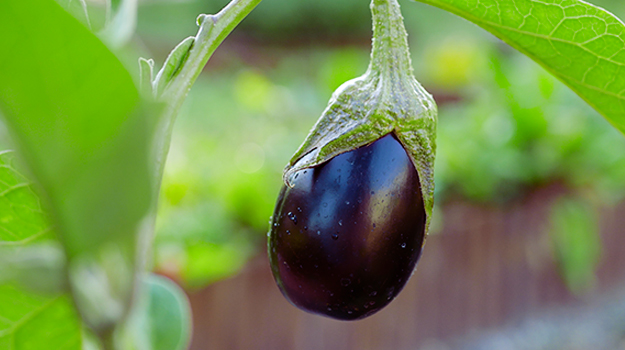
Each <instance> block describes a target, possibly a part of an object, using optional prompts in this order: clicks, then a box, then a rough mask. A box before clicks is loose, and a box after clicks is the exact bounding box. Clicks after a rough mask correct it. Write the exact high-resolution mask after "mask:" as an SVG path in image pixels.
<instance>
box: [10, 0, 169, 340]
mask: <svg viewBox="0 0 625 350" xmlns="http://www.w3.org/2000/svg"><path fill="white" fill-rule="evenodd" d="M0 33H2V36H0V110H1V111H2V115H3V116H4V118H5V120H6V124H7V127H8V130H9V132H10V133H11V136H12V139H13V140H14V141H15V144H16V145H17V148H18V151H19V152H20V153H21V155H22V156H23V158H24V160H25V161H26V164H27V165H28V168H29V170H30V173H31V174H32V178H33V179H34V180H36V181H35V183H36V184H37V185H38V186H39V189H40V190H41V191H40V193H41V194H42V198H43V199H44V203H46V204H47V208H48V210H49V212H50V218H51V222H52V223H53V224H54V227H55V231H56V232H57V233H58V235H59V238H60V240H61V242H62V243H63V244H64V246H65V251H66V253H67V257H68V262H69V266H68V267H69V270H68V276H69V282H70V286H71V288H72V293H73V296H74V302H75V304H76V305H77V306H78V308H79V310H80V312H81V315H82V316H83V319H84V320H85V321H87V323H88V324H89V325H90V326H91V327H93V328H94V329H95V330H96V331H102V332H104V333H107V334H108V332H107V331H108V330H110V329H111V327H114V326H115V324H116V323H117V322H119V321H120V320H121V319H122V318H123V317H124V315H125V310H126V309H127V308H128V306H129V304H130V301H131V298H132V293H133V287H134V285H135V283H134V275H135V271H137V270H138V269H140V268H141V267H142V266H137V265H136V262H137V257H136V253H137V250H138V249H137V242H138V241H140V240H141V239H140V238H139V232H142V234H145V233H146V232H147V231H149V226H150V225H149V222H148V221H145V222H144V218H146V215H147V214H148V212H149V209H150V207H151V203H152V201H151V200H152V187H153V186H152V179H153V177H154V176H153V174H154V169H153V167H155V166H156V165H155V164H154V162H153V161H150V160H151V159H152V158H151V157H150V152H151V150H150V147H151V141H152V136H153V132H154V129H155V123H156V122H157V118H155V117H154V114H152V113H150V109H151V108H150V107H146V105H147V104H145V103H142V101H141V99H140V96H139V93H138V91H137V88H136V87H135V85H134V83H133V80H132V77H131V76H130V74H129V72H128V71H127V70H126V69H125V68H124V66H123V65H122V63H121V62H120V61H119V59H118V58H117V57H116V56H115V55H114V54H113V53H112V52H111V51H109V49H108V48H107V47H106V46H105V45H104V44H103V43H102V42H101V41H100V40H99V39H98V38H97V37H96V36H95V35H94V34H92V33H91V32H90V31H89V30H88V29H87V28H86V27H85V26H84V25H83V24H81V23H80V22H79V21H78V20H76V19H75V18H74V17H72V16H71V15H70V14H69V13H67V12H66V11H64V10H63V9H62V8H61V7H60V6H59V4H57V3H56V2H55V1H54V0H32V1H22V0H8V1H1V2H0ZM146 227H147V228H148V230H145V228H146ZM142 230H143V231H142ZM94 291H97V293H94Z"/></svg>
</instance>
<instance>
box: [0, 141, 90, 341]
mask: <svg viewBox="0 0 625 350" xmlns="http://www.w3.org/2000/svg"><path fill="white" fill-rule="evenodd" d="M52 238H53V237H52V234H51V231H50V229H49V226H48V221H47V216H46V215H45V213H44V212H43V210H42V209H41V205H40V203H39V198H38V197H37V195H36V194H35V193H34V192H33V190H32V188H31V187H30V183H29V181H28V180H27V179H26V178H25V177H24V175H22V174H21V173H20V172H19V171H18V170H17V166H16V164H15V155H14V153H13V152H9V151H0V350H9V349H10V350H27V349H50V350H72V349H76V350H78V349H80V348H81V343H82V342H81V326H80V319H79V318H78V315H76V311H75V310H74V307H73V305H72V304H71V301H70V299H69V297H68V295H67V294H64V295H55V296H49V295H46V296H44V295H38V294H35V293H33V292H31V291H28V290H25V289H23V288H20V287H17V286H16V285H14V284H6V283H5V284H3V283H2V281H3V280H4V279H6V278H11V277H13V278H14V279H15V280H18V281H19V282H26V284H28V285H31V286H32V285H38V286H40V287H42V289H49V288H50V285H46V286H44V285H43V284H44V283H46V282H51V284H60V283H59V281H47V280H49V279H53V278H55V277H57V278H60V276H58V274H56V273H55V272H57V271H56V269H54V267H53V266H48V264H47V263H48V261H47V260H46V256H42V254H39V253H41V252H45V250H39V251H38V252H37V253H38V254H37V255H36V256H35V257H34V258H35V259H32V256H30V254H29V256H28V257H30V258H31V259H30V261H25V259H24V260H22V261H24V262H25V264H20V266H19V267H22V268H24V269H20V271H19V273H20V275H18V276H9V275H12V274H11V272H13V271H5V269H6V268H8V267H11V266H10V265H9V264H8V263H9V260H8V259H11V257H17V256H19V254H20V253H25V252H26V251H28V250H29V249H30V247H32V244H34V243H40V242H44V241H50V240H51V239H52ZM13 263H14V264H15V261H13ZM39 263H43V264H44V265H41V264H39ZM13 267H16V268H17V266H13ZM28 268H31V269H32V271H28ZM50 272H52V273H50ZM52 289H55V288H52Z"/></svg>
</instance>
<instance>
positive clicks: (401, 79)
mask: <svg viewBox="0 0 625 350" xmlns="http://www.w3.org/2000/svg"><path fill="white" fill-rule="evenodd" d="M371 14H372V18H373V47H372V50H371V61H370V63H369V68H368V69H367V72H366V73H365V74H364V75H362V76H361V77H358V78H356V79H353V80H350V81H347V82H346V83H344V84H343V85H341V86H340V87H339V88H338V89H337V90H336V91H335V92H334V94H333V95H332V98H331V99H330V102H329V103H328V107H326V109H325V111H324V112H323V114H322V115H321V117H320V118H319V120H318V121H317V123H316V124H315V126H314V127H313V128H312V130H311V131H310V133H309V134H308V136H307V137H306V140H304V143H303V144H302V145H301V146H300V148H299V149H298V150H297V152H295V155H294V156H293V158H291V161H290V162H289V164H288V165H287V167H286V168H285V170H284V175H283V178H284V181H285V183H286V184H287V185H289V184H290V179H291V176H293V175H294V174H295V173H296V172H297V171H299V170H302V169H305V168H312V167H315V166H317V165H320V164H322V163H324V162H326V161H328V160H330V159H332V158H334V157H335V156H337V155H339V154H341V153H344V152H348V151H351V150H354V149H356V148H358V147H361V146H364V145H367V144H370V143H372V142H374V141H376V140H378V139H379V138H381V137H383V136H385V135H388V134H389V133H394V134H395V135H396V136H397V138H398V139H399V141H400V142H401V143H402V145H403V146H404V149H406V151H407V153H408V155H409V156H410V158H411V159H412V162H413V164H414V165H415V168H416V170H417V172H418V174H419V180H420V183H421V191H422V193H423V200H424V205H425V209H426V214H427V224H426V225H427V227H426V229H427V228H429V224H430V220H431V214H432V207H433V205H434V156H435V151H436V142H435V138H436V120H437V108H436V103H435V102H434V99H433V98H432V96H431V95H430V94H429V93H428V92H427V91H425V89H423V87H422V86H421V84H419V82H418V81H417V80H416V79H415V77H414V74H413V69H412V63H411V60H410V51H409V49H408V41H407V36H408V35H407V33H406V29H405V27H404V22H403V17H402V15H401V11H400V8H399V4H398V3H397V0H372V1H371Z"/></svg>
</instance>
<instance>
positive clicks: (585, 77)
mask: <svg viewBox="0 0 625 350" xmlns="http://www.w3.org/2000/svg"><path fill="white" fill-rule="evenodd" d="M418 1H421V2H423V3H426V4H430V5H434V6H436V7H439V8H441V9H444V10H447V11H449V12H452V13H454V14H456V15H458V16H460V17H463V18H465V19H467V20H469V21H471V22H473V23H475V24H477V25H479V26H480V27H482V28H484V29H486V30H487V31H489V32H491V33H492V34H494V35H495V36H497V37H498V38H500V39H502V40H503V41H505V42H506V43H508V44H510V45H511V46H512V47H514V48H516V49H517V50H519V51H521V52H523V53H524V54H526V55H527V56H529V57H530V58H532V59H533V60H535V61H536V62H538V63H539V64H540V65H542V66H543V67H545V69H547V70H548V71H549V72H551V73H552V74H553V75H555V76H556V77H558V78H559V79H560V80H562V81H563V82H564V83H565V84H567V85H568V86H569V87H570V88H571V89H573V90H574V91H575V92H576V93H577V94H578V95H579V96H581V97H582V98H583V99H584V100H586V102H588V104H590V105H591V106H593V107H594V108H595V109H596V110H597V111H599V112H600V113H601V114H602V115H603V116H604V117H605V118H606V119H607V120H608V121H610V123H612V125H614V127H616V128H617V129H618V130H620V131H621V132H625V69H624V68H625V67H624V66H625V25H624V24H623V22H622V21H621V20H619V19H618V18H616V17H615V16H614V15H613V14H611V13H609V12H607V11H605V10H604V9H602V8H599V7H597V6H594V5H592V4H588V3H586V2H583V1H579V0H541V1H535V0H418Z"/></svg>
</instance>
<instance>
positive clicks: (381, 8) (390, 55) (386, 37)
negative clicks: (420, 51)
mask: <svg viewBox="0 0 625 350" xmlns="http://www.w3.org/2000/svg"><path fill="white" fill-rule="evenodd" d="M371 16H372V20H373V45H372V48H371V63H370V64H369V70H370V71H371V70H373V71H378V72H381V73H382V74H383V75H387V74H389V73H390V74H392V73H394V72H392V71H389V70H390V69H391V70H394V71H400V72H403V74H410V75H412V72H413V69H412V62H411V60H410V50H409V49H408V33H407V32H406V28H405V27H404V18H403V17H402V15H401V10H400V8H399V3H398V2H397V0H372V1H371Z"/></svg>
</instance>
